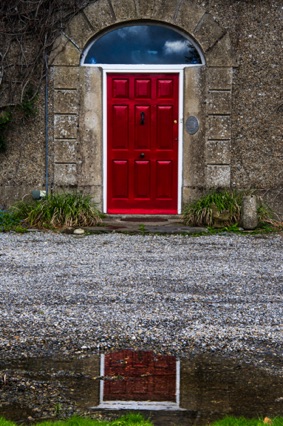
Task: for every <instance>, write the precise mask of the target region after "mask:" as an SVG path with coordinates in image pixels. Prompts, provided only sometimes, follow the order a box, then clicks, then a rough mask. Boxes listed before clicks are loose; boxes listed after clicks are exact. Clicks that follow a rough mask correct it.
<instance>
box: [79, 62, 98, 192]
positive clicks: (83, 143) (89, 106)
mask: <svg viewBox="0 0 283 426" xmlns="http://www.w3.org/2000/svg"><path fill="white" fill-rule="evenodd" d="M80 73H81V78H80V80H81V87H80V105H81V111H80V116H79V123H80V127H79V141H80V144H79V146H78V151H79V152H78V154H79V158H80V164H79V184H80V185H82V186H88V185H91V186H92V185H97V186H99V185H101V186H102V149H103V143H102V142H103V136H102V86H101V77H102V76H101V70H100V69H98V68H94V67H82V68H81V71H80Z"/></svg>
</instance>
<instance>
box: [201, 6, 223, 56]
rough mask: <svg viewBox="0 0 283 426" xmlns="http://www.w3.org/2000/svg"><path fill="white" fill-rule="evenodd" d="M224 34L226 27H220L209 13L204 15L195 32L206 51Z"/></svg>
mask: <svg viewBox="0 0 283 426" xmlns="http://www.w3.org/2000/svg"><path fill="white" fill-rule="evenodd" d="M224 34H225V30H224V28H222V27H220V25H219V24H218V23H217V22H216V21H215V20H214V19H213V17H212V16H211V15H210V14H209V13H206V14H205V15H204V16H203V18H202V19H201V21H200V22H199V25H198V26H197V27H196V29H195V30H194V32H193V35H194V37H195V38H196V40H197V41H198V42H199V43H200V45H201V47H202V49H203V51H204V52H206V51H207V50H208V49H209V48H210V47H211V46H213V45H214V44H215V43H216V42H217V41H218V40H219V39H220V38H221V37H222V36H223V35H224Z"/></svg>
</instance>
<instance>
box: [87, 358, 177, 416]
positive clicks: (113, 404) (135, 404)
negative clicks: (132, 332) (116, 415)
mask: <svg viewBox="0 0 283 426" xmlns="http://www.w3.org/2000/svg"><path fill="white" fill-rule="evenodd" d="M180 366H181V363H180V361H179V360H176V402H171V401H168V402H166V401H162V402H153V401H119V400H117V401H104V400H103V393H104V380H103V379H102V380H100V399H99V406H98V407H91V408H92V409H95V408H99V409H100V408H105V409H108V410H125V409H131V410H168V411H177V410H182V408H180ZM104 374H105V355H103V354H102V355H100V377H102V378H103V377H104Z"/></svg>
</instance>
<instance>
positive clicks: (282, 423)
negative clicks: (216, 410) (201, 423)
mask: <svg viewBox="0 0 283 426" xmlns="http://www.w3.org/2000/svg"><path fill="white" fill-rule="evenodd" d="M266 425H272V426H283V417H275V418H273V419H269V418H267V417H266V418H264V419H246V418H245V417H225V418H224V419H222V420H218V421H216V422H214V423H212V424H211V426H266Z"/></svg>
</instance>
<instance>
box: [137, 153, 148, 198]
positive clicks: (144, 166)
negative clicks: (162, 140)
mask: <svg viewBox="0 0 283 426" xmlns="http://www.w3.org/2000/svg"><path fill="white" fill-rule="evenodd" d="M134 187H135V197H136V198H147V199H149V198H150V163H149V161H135V173H134Z"/></svg>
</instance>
